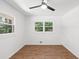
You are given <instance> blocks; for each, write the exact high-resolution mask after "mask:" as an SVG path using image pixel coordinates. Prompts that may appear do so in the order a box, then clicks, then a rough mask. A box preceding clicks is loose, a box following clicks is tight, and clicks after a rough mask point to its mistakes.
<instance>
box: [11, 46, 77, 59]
mask: <svg viewBox="0 0 79 59" xmlns="http://www.w3.org/2000/svg"><path fill="white" fill-rule="evenodd" d="M10 59H78V58H76V57H75V56H74V55H73V54H72V53H70V52H69V51H68V50H67V49H66V48H65V47H63V46H62V45H27V46H24V47H23V48H22V49H21V50H20V51H18V52H17V53H16V54H15V55H13V56H12V57H11V58H10Z"/></svg>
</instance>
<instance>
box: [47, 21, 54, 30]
mask: <svg viewBox="0 0 79 59" xmlns="http://www.w3.org/2000/svg"><path fill="white" fill-rule="evenodd" d="M45 31H53V23H52V22H45Z"/></svg>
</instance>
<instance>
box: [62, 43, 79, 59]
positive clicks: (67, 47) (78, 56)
mask: <svg viewBox="0 0 79 59" xmlns="http://www.w3.org/2000/svg"><path fill="white" fill-rule="evenodd" d="M63 46H64V47H65V48H66V49H68V50H69V51H70V52H71V53H72V54H73V55H75V56H76V57H77V58H78V59H79V55H77V54H76V53H75V52H74V51H73V50H72V49H70V48H69V46H67V45H65V44H63Z"/></svg>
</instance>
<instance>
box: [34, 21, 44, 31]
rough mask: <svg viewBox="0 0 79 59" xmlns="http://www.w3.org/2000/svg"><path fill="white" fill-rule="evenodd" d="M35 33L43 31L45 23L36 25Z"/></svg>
mask: <svg viewBox="0 0 79 59" xmlns="http://www.w3.org/2000/svg"><path fill="white" fill-rule="evenodd" d="M35 31H43V22H36V23H35Z"/></svg>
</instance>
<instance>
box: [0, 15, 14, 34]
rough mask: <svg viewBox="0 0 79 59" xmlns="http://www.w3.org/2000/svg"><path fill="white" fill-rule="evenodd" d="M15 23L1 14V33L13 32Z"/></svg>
mask: <svg viewBox="0 0 79 59" xmlns="http://www.w3.org/2000/svg"><path fill="white" fill-rule="evenodd" d="M13 27H14V25H13V24H12V20H11V19H7V18H3V17H1V16H0V34H3V33H12V32H13V29H14V28H13Z"/></svg>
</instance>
